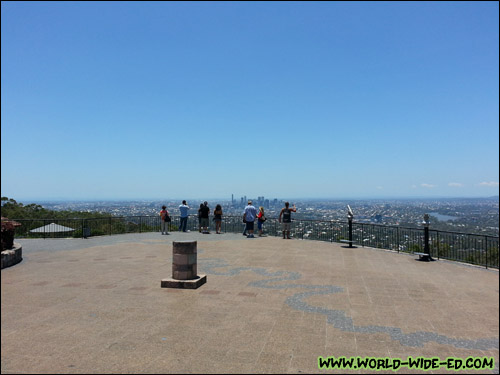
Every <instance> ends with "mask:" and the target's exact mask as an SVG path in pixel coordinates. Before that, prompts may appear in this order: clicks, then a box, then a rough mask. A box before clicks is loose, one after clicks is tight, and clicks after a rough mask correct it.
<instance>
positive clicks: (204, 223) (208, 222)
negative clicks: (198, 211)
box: [200, 217, 210, 227]
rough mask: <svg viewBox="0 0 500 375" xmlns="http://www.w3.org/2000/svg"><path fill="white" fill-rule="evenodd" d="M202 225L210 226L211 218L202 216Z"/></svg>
mask: <svg viewBox="0 0 500 375" xmlns="http://www.w3.org/2000/svg"><path fill="white" fill-rule="evenodd" d="M200 226H202V227H208V226H210V220H208V217H202V218H201V219H200Z"/></svg>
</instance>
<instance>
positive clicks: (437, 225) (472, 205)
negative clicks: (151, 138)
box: [25, 194, 499, 236]
mask: <svg viewBox="0 0 500 375" xmlns="http://www.w3.org/2000/svg"><path fill="white" fill-rule="evenodd" d="M248 200H252V202H253V205H254V206H255V207H257V208H258V207H264V210H265V213H266V216H267V217H270V218H271V217H277V216H278V215H279V212H280V210H281V208H283V207H284V202H285V200H284V199H282V198H266V197H264V196H258V197H256V198H252V197H247V196H240V197H238V198H235V197H234V194H233V195H231V199H228V200H226V201H223V200H218V201H215V200H207V202H208V205H209V206H210V208H211V209H212V211H213V209H214V208H215V206H216V205H217V204H220V205H221V206H222V209H223V212H224V215H226V216H240V215H241V214H242V212H243V209H244V208H245V206H246V205H247V202H248ZM203 202H204V200H202V199H198V200H191V201H188V202H187V203H188V205H189V206H190V208H191V211H190V214H197V211H198V208H199V206H200V204H201V203H203ZM25 203H37V204H40V205H42V206H43V207H45V208H47V209H51V210H56V211H57V210H73V211H84V212H100V213H109V214H110V215H112V216H151V215H157V214H158V212H159V211H160V209H161V206H162V205H166V206H167V209H168V210H169V212H170V213H171V214H172V215H178V214H179V209H178V207H179V205H180V204H181V202H180V201H179V200H175V201H174V200H163V201H160V200H135V201H130V200H127V201H88V202H85V201H74V202H72V201H61V202H25ZM290 204H291V205H293V204H295V205H296V208H297V213H296V214H294V215H293V217H294V218H295V219H301V220H321V221H332V220H333V221H346V220H347V205H350V207H351V208H352V210H353V212H354V221H355V222H359V223H376V224H384V225H399V226H407V227H418V226H421V224H422V221H423V216H424V214H426V213H428V214H430V217H431V222H430V223H431V224H430V225H431V227H432V228H433V229H437V230H444V231H455V232H464V233H482V234H485V235H492V236H498V235H499V198H498V196H497V197H491V198H448V199H444V198H443V199H394V200H390V199H386V200H382V199H373V200H313V199H311V200H305V199H304V200H297V201H294V200H290Z"/></svg>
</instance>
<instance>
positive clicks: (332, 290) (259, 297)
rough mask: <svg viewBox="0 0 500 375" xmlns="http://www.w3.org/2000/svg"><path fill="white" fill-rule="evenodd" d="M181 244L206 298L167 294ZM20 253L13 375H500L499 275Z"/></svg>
mask: <svg viewBox="0 0 500 375" xmlns="http://www.w3.org/2000/svg"><path fill="white" fill-rule="evenodd" d="M173 240H174V241H180V240H197V241H198V273H200V274H206V275H207V283H206V284H205V285H203V286H202V287H200V288H199V289H196V290H180V289H166V288H161V287H160V283H161V279H163V278H168V277H171V269H172V267H171V264H172V241H173ZM16 242H18V243H20V244H21V245H22V246H23V257H24V260H23V261H22V262H21V263H20V264H18V265H16V266H13V267H10V268H7V269H3V270H2V271H1V277H2V280H1V372H2V373H6V374H8V373H341V372H342V373H344V372H348V373H366V372H372V371H370V370H324V369H322V370H320V369H318V356H323V357H329V356H335V357H339V356H346V357H350V356H361V357H391V358H401V359H403V360H404V359H406V358H407V357H408V356H412V357H417V356H424V357H429V358H430V357H439V358H440V359H442V360H445V359H446V358H448V357H457V358H463V359H465V358H467V357H469V356H474V357H494V358H495V369H493V370H482V371H471V370H468V371H461V372H459V373H498V359H499V353H498V352H499V275H498V271H496V270H486V269H484V268H477V267H473V266H466V265H461V264H458V263H454V262H447V261H436V262H430V263H426V262H419V261H417V260H416V258H417V257H416V256H412V255H407V254H397V253H394V252H390V251H383V250H376V249H370V248H354V249H349V248H347V247H343V246H341V245H339V244H331V243H323V242H316V241H300V240H282V239H280V238H275V237H264V238H254V239H246V238H245V237H243V236H241V235H237V234H222V235H216V234H210V235H202V234H199V233H174V234H172V235H170V236H162V235H160V234H159V233H148V234H135V235H132V234H129V235H117V236H108V237H96V238H89V239H53V240H16ZM373 372H374V373H375V371H373ZM399 372H400V373H421V372H423V371H417V370H411V371H410V370H408V369H406V368H401V369H400V371H399ZM428 372H430V373H432V372H433V371H428ZM434 372H435V373H443V372H446V370H445V369H443V368H441V369H439V370H435V371H434ZM449 372H450V373H452V372H453V373H456V372H455V371H449ZM379 373H393V374H394V373H395V372H394V371H392V370H386V371H380V372H379Z"/></svg>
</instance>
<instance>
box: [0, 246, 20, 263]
mask: <svg viewBox="0 0 500 375" xmlns="http://www.w3.org/2000/svg"><path fill="white" fill-rule="evenodd" d="M22 260H23V248H22V247H21V245H19V244H18V243H15V242H14V247H13V248H12V249H10V250H4V251H2V269H4V268H7V267H10V266H13V265H15V264H17V263H19V262H20V261H22Z"/></svg>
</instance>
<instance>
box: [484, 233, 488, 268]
mask: <svg viewBox="0 0 500 375" xmlns="http://www.w3.org/2000/svg"><path fill="white" fill-rule="evenodd" d="M484 246H485V247H486V262H485V265H486V269H488V236H484Z"/></svg>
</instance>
